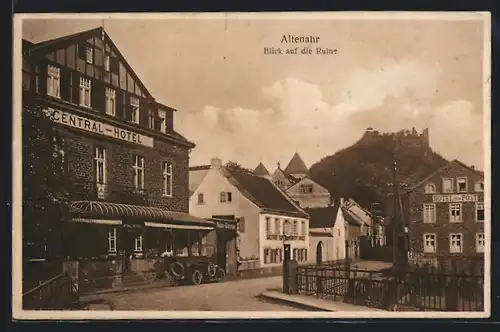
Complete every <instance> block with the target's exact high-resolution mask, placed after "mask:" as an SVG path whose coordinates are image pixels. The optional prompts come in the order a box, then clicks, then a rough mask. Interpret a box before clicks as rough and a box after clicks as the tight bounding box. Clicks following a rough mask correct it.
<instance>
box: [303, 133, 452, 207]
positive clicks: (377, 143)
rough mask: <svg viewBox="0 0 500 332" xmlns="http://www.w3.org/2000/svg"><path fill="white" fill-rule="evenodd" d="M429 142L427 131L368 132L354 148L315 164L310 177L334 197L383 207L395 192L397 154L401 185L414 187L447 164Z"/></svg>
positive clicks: (366, 205) (339, 152)
mask: <svg viewBox="0 0 500 332" xmlns="http://www.w3.org/2000/svg"><path fill="white" fill-rule="evenodd" d="M428 139H429V138H428V131H427V130H424V132H423V134H418V133H416V132H415V131H413V132H410V131H406V130H405V131H401V132H398V133H395V134H379V133H378V132H374V131H371V130H369V131H367V132H366V133H365V135H364V136H363V137H362V138H361V139H360V140H359V141H358V142H356V143H354V144H353V145H352V146H350V147H348V148H346V149H343V150H341V151H338V152H337V153H335V154H334V155H331V156H327V157H324V158H323V159H321V160H320V161H319V162H317V163H315V164H314V165H312V166H311V168H310V170H309V174H310V176H311V178H312V179H314V180H315V181H317V182H318V183H320V184H321V185H322V186H324V187H325V188H327V189H328V190H330V192H331V193H332V195H333V196H334V197H350V198H353V199H354V200H356V201H358V202H359V203H360V204H361V205H363V206H365V207H367V208H369V206H370V204H371V203H372V202H379V203H381V204H382V207H383V206H384V201H385V197H387V194H388V193H390V192H392V188H391V186H390V183H392V163H393V160H394V158H393V156H394V155H395V156H396V157H395V158H396V160H397V165H398V167H397V168H398V181H399V182H400V183H401V182H402V183H407V184H412V183H414V182H415V181H417V180H419V179H422V178H423V177H425V176H427V175H428V174H429V173H431V172H432V171H434V170H436V169H438V168H439V167H441V166H443V165H445V164H446V163H447V160H445V159H444V158H443V157H442V156H441V155H439V154H438V153H436V152H434V151H432V149H431V148H430V147H429V143H428ZM394 152H396V153H395V154H394Z"/></svg>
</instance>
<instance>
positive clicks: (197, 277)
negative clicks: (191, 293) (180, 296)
mask: <svg viewBox="0 0 500 332" xmlns="http://www.w3.org/2000/svg"><path fill="white" fill-rule="evenodd" d="M202 281H203V273H201V272H200V270H198V269H194V270H193V273H191V283H192V284H193V285H199V284H201V283H202Z"/></svg>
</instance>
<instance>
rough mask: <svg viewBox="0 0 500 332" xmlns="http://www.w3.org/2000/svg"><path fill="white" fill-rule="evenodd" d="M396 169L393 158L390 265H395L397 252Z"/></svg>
mask: <svg viewBox="0 0 500 332" xmlns="http://www.w3.org/2000/svg"><path fill="white" fill-rule="evenodd" d="M396 169H397V164H396V159H395V158H394V161H393V162H392V195H393V210H392V266H393V267H395V266H396V263H397V260H396V253H397V247H398V245H397V244H398V236H397V234H398V227H397V213H398V204H397V198H396V194H397V188H396V187H397V181H396Z"/></svg>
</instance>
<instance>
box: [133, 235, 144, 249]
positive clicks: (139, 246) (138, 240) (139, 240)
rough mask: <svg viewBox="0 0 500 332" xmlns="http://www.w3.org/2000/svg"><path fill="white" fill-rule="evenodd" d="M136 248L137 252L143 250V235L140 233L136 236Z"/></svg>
mask: <svg viewBox="0 0 500 332" xmlns="http://www.w3.org/2000/svg"><path fill="white" fill-rule="evenodd" d="M134 242H135V249H134V251H136V252H142V235H139V236H137V237H136V238H135V241H134Z"/></svg>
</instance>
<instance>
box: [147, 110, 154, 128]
mask: <svg viewBox="0 0 500 332" xmlns="http://www.w3.org/2000/svg"><path fill="white" fill-rule="evenodd" d="M148 119H149V121H148V124H149V128H151V129H154V128H155V115H154V113H153V110H148Z"/></svg>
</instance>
